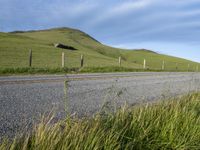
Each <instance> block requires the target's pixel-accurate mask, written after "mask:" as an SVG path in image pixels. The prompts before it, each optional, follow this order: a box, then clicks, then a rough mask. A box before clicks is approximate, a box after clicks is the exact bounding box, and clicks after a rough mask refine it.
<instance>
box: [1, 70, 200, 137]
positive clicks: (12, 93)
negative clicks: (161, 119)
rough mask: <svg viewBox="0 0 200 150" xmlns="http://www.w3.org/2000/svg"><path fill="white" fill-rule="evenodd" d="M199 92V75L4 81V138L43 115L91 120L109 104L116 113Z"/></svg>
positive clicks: (34, 78) (23, 77) (121, 74)
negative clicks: (127, 107)
mask: <svg viewBox="0 0 200 150" xmlns="http://www.w3.org/2000/svg"><path fill="white" fill-rule="evenodd" d="M66 81H67V82H66ZM199 90H200V73H166V72H165V73H153V72H150V73H147V72H146V73H106V74H81V75H65V76H62V75H58V76H55V75H48V76H14V77H12V76H11V77H0V140H1V137H3V136H8V137H13V136H14V134H15V133H18V132H20V131H26V130H28V129H29V128H30V126H32V124H34V123H36V122H38V120H39V119H40V116H41V115H43V114H45V113H49V112H53V113H55V115H56V119H60V118H63V117H65V116H66V112H69V113H70V114H74V115H77V116H79V117H83V116H90V115H92V114H95V113H96V112H97V111H100V110H102V106H103V105H105V104H106V106H107V107H108V108H109V109H110V110H112V109H114V108H115V105H118V106H119V105H124V104H125V103H127V104H130V105H134V104H137V103H143V102H149V101H153V100H158V99H162V98H164V97H170V96H174V95H179V94H186V93H189V92H192V91H199Z"/></svg>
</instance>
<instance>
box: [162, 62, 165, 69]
mask: <svg viewBox="0 0 200 150" xmlns="http://www.w3.org/2000/svg"><path fill="white" fill-rule="evenodd" d="M162 70H165V61H164V60H163V63H162Z"/></svg>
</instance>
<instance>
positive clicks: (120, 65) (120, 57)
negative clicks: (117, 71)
mask: <svg viewBox="0 0 200 150" xmlns="http://www.w3.org/2000/svg"><path fill="white" fill-rule="evenodd" d="M121 59H122V58H121V56H120V57H119V66H120V67H121Z"/></svg>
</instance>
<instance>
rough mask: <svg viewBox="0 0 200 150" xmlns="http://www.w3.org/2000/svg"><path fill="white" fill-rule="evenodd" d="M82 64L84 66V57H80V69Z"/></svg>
mask: <svg viewBox="0 0 200 150" xmlns="http://www.w3.org/2000/svg"><path fill="white" fill-rule="evenodd" d="M83 64H84V56H83V55H81V68H82V67H83Z"/></svg>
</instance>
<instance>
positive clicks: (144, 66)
mask: <svg viewBox="0 0 200 150" xmlns="http://www.w3.org/2000/svg"><path fill="white" fill-rule="evenodd" d="M143 68H144V69H146V59H144V65H143Z"/></svg>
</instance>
